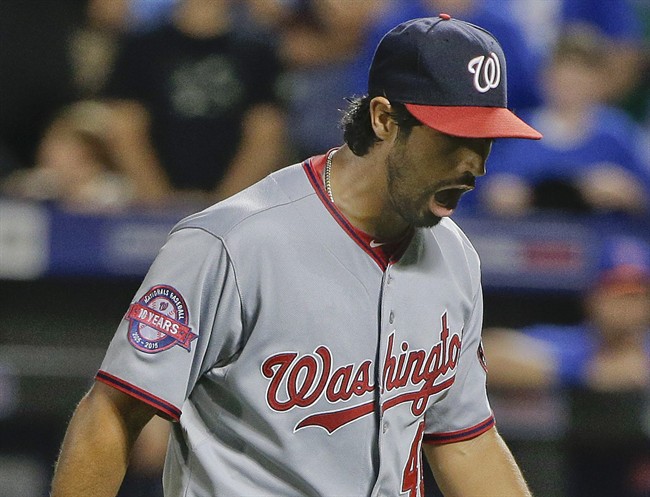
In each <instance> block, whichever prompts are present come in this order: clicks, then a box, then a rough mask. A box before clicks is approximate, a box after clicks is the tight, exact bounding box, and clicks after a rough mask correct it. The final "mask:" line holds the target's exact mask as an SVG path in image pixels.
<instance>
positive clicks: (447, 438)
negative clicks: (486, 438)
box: [423, 416, 495, 445]
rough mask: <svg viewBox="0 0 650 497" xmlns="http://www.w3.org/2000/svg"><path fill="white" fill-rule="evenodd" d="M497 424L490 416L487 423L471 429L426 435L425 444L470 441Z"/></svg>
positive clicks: (484, 422) (483, 422) (482, 422)
mask: <svg viewBox="0 0 650 497" xmlns="http://www.w3.org/2000/svg"><path fill="white" fill-rule="evenodd" d="M494 424H495V421H494V416H490V417H489V418H487V419H486V420H485V421H481V422H480V423H479V424H477V425H475V426H472V427H470V428H465V429H464V430H460V431H450V432H447V433H431V434H425V435H424V439H423V441H424V443H428V444H434V445H440V444H447V443H452V442H462V441H463V440H470V439H472V438H475V437H478V436H479V435H481V434H483V433H485V432H486V431H488V430H489V429H490V428H492V427H493V426H494Z"/></svg>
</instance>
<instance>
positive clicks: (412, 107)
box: [368, 14, 542, 140]
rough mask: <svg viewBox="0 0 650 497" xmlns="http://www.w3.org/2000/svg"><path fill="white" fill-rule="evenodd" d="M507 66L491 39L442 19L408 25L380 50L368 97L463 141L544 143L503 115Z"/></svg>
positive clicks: (445, 17)
mask: <svg viewBox="0 0 650 497" xmlns="http://www.w3.org/2000/svg"><path fill="white" fill-rule="evenodd" d="M506 86H507V83H506V60H505V57H504V55H503V50H502V49H501V46H500V45H499V42H498V41H497V40H496V38H495V37H494V36H493V35H492V34H491V33H489V32H488V31H486V30H484V29H483V28H481V27H479V26H475V25H474V24H470V23H468V22H465V21H461V20H458V19H452V18H451V16H449V15H447V14H440V15H439V16H438V17H427V18H421V19H412V20H410V21H406V22H404V23H402V24H400V25H398V26H396V27H395V28H393V29H392V30H390V31H389V32H388V33H387V34H386V35H384V37H383V38H382V39H381V41H380V42H379V45H378V46H377V49H376V50H375V54H374V57H373V61H372V64H371V66H370V73H369V77H368V94H369V95H370V96H371V97H375V96H384V97H386V98H387V99H388V100H391V101H394V102H401V103H403V104H405V105H406V108H407V109H408V110H409V112H411V114H413V115H414V116H415V117H416V118H417V119H418V120H419V121H420V122H422V123H423V124H425V125H426V126H429V127H430V128H433V129H435V130H437V131H440V132H442V133H446V134H449V135H453V136H460V137H467V138H528V139H533V140H539V139H540V138H541V137H542V135H541V133H539V132H538V131H537V130H535V129H534V128H532V127H531V126H529V125H528V124H526V123H525V122H524V121H522V120H521V119H519V118H518V117H517V116H516V115H515V114H514V113H513V112H512V111H511V110H510V109H508V97H507V91H506Z"/></svg>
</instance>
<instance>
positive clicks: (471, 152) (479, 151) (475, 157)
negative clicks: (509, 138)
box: [463, 139, 492, 176]
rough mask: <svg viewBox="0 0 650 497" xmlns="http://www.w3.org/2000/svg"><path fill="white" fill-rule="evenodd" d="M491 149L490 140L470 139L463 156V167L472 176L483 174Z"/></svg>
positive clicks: (485, 170)
mask: <svg viewBox="0 0 650 497" xmlns="http://www.w3.org/2000/svg"><path fill="white" fill-rule="evenodd" d="M490 150H492V140H483V139H477V140H472V141H471V145H470V146H468V147H467V148H466V150H465V154H464V156H463V159H464V160H463V162H464V169H465V171H467V172H469V173H470V174H472V175H473V176H484V175H485V173H486V172H487V169H486V163H487V158H488V155H490Z"/></svg>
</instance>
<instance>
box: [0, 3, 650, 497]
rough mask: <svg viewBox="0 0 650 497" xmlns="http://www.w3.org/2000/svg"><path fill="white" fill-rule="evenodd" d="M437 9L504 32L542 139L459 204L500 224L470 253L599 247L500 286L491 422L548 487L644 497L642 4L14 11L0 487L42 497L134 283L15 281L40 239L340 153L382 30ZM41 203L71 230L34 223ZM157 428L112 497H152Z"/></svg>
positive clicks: (648, 109) (88, 275) (102, 278)
mask: <svg viewBox="0 0 650 497" xmlns="http://www.w3.org/2000/svg"><path fill="white" fill-rule="evenodd" d="M440 12H446V13H449V14H450V15H452V16H453V17H458V18H461V19H464V20H468V21H470V22H474V23H476V24H479V25H481V26H483V27H485V28H486V29H488V30H489V31H491V32H492V33H494V34H495V35H496V36H497V38H498V39H499V40H500V41H501V43H502V45H503V48H504V52H505V54H506V58H507V62H508V82H507V83H508V88H509V106H510V107H511V108H512V109H514V111H515V112H516V113H517V114H518V115H520V116H521V117H523V118H524V119H525V120H526V121H527V122H529V123H531V124H532V125H533V126H534V127H536V128H537V129H539V130H540V131H541V132H542V133H543V134H544V139H543V140H542V141H540V142H535V141H528V140H498V141H497V142H496V143H495V144H494V147H493V152H492V155H491V157H490V159H489V160H488V175H487V176H486V177H485V178H482V179H481V181H479V182H478V183H479V185H478V188H477V190H476V191H474V192H471V193H469V194H467V195H465V197H464V199H463V202H461V205H460V206H459V209H458V211H457V213H456V214H455V216H457V217H458V219H459V221H458V222H459V223H460V224H461V227H463V226H465V224H464V222H466V223H467V225H468V226H481V225H485V226H489V227H494V226H498V227H499V229H502V230H503V231H502V232H501V231H498V230H497V231H495V230H492V232H491V233H490V236H491V238H490V240H492V242H493V243H492V245H491V246H490V247H491V248H490V251H489V253H488V250H487V249H486V250H485V253H482V251H481V245H480V244H478V243H477V249H478V250H479V253H480V254H481V256H482V257H483V258H484V260H485V261H484V265H485V266H486V268H487V269H489V267H490V266H489V262H490V261H492V260H494V258H495V257H496V258H497V259H499V258H500V260H501V261H502V265H503V266H504V267H506V266H508V264H509V263H512V264H514V261H509V260H508V257H509V254H508V253H505V252H503V251H501V252H499V247H502V246H503V247H506V246H507V243H506V242H508V241H509V240H512V238H513V236H514V235H513V232H517V231H518V230H519V231H522V230H523V231H525V230H526V229H528V230H530V229H531V228H530V227H531V226H533V227H534V231H536V233H535V235H536V236H537V237H539V238H540V239H544V237H545V231H544V229H541V228H539V229H538V227H539V226H542V227H546V228H548V229H549V233H552V232H553V230H554V226H555V225H556V224H558V225H561V226H565V228H566V226H569V227H571V228H572V229H573V232H574V233H577V232H580V233H582V231H581V230H582V228H584V230H585V231H584V233H586V234H585V235H584V236H583V238H582V239H580V242H581V243H582V244H583V245H587V248H586V249H585V253H587V252H588V253H589V254H591V255H592V257H591V258H589V259H588V260H589V261H590V262H589V263H590V267H589V268H588V269H589V270H588V271H586V273H587V274H588V275H589V278H587V279H585V280H584V281H581V282H580V284H578V285H573V286H571V285H569V286H567V285H563V284H562V281H561V280H562V278H561V276H560V277H559V278H557V279H556V280H557V281H556V282H555V283H556V284H554V285H546V286H545V288H541V289H540V288H539V287H536V285H535V284H534V282H533V283H532V284H529V285H526V284H524V285H520V286H518V287H517V285H514V286H515V287H517V288H516V290H513V289H512V288H510V289H508V284H505V285H501V286H499V285H495V286H490V285H489V284H486V289H485V291H486V311H485V313H486V314H485V324H486V330H485V340H484V343H485V350H486V355H487V360H488V367H489V370H490V374H489V380H488V381H489V383H490V388H491V391H492V403H493V407H494V410H495V414H496V417H497V423H498V426H499V429H500V430H501V431H502V433H503V434H504V436H505V438H506V439H507V440H508V441H509V443H510V444H511V446H512V448H513V450H514V452H515V454H516V456H517V457H518V458H519V460H520V463H521V465H522V466H523V469H524V471H525V473H526V475H527V477H528V479H529V481H530V483H531V486H532V487H533V490H534V491H535V492H536V495H540V496H542V495H543V496H549V497H581V496H590V497H599V496H602V497H648V496H650V248H649V244H650V1H649V0H57V1H56V2H54V1H45V0H2V2H0V497H18V496H30V497H39V496H45V495H47V483H48V480H49V478H50V475H51V471H52V465H53V463H54V460H55V458H56V452H57V449H58V446H59V443H60V441H61V438H62V434H63V431H64V430H65V426H66V422H67V419H68V418H69V416H70V414H71V412H72V410H73V409H74V406H75V404H76V402H77V401H78V400H79V398H80V396H81V395H82V394H83V393H84V392H85V390H86V389H87V388H88V387H89V386H90V383H91V382H92V377H93V375H94V372H95V370H96V368H97V367H98V365H99V362H100V361H101V358H102V352H103V349H104V348H105V346H106V345H107V343H108V341H109V340H110V337H111V335H112V333H113V331H114V329H115V325H116V323H117V321H118V320H119V319H120V317H121V315H122V314H123V312H124V311H125V310H126V308H127V307H128V303H129V300H130V298H131V296H132V295H133V293H134V291H135V289H136V288H137V284H138V281H139V279H140V278H141V276H142V274H137V273H138V272H137V271H135V274H133V273H130V274H125V275H120V276H107V275H106V274H101V275H98V274H97V272H96V271H94V269H95V268H86V269H85V270H78V271H73V272H72V273H74V274H65V275H56V274H54V275H52V274H48V272H47V271H46V270H41V271H40V272H39V271H32V272H28V274H23V273H20V271H17V270H16V269H15V268H16V267H17V265H19V264H20V261H21V260H22V257H23V256H25V254H26V253H29V252H30V250H32V251H38V250H40V249H35V248H34V247H36V246H37V244H36V240H35V238H38V237H43V236H44V237H45V238H46V239H47V240H46V245H47V241H48V240H59V239H60V238H64V239H65V240H66V243H65V244H63V245H62V246H58V247H55V249H56V253H57V254H59V257H61V258H63V260H61V261H59V262H60V263H61V264H63V265H65V264H66V263H72V262H74V261H72V262H71V260H72V259H73V258H74V257H83V256H84V250H85V251H86V254H85V255H87V256H88V257H90V256H91V255H93V254H92V252H93V247H92V246H88V247H84V244H85V243H87V242H88V233H89V232H92V233H95V232H97V233H99V234H100V235H101V233H102V230H101V224H102V223H103V222H105V221H106V219H110V218H111V216H122V217H124V216H127V217H128V218H129V219H137V218H144V217H146V216H149V215H152V213H153V214H154V215H155V214H156V213H160V212H165V213H166V215H167V216H171V219H172V220H174V219H175V220H177V219H180V217H182V215H184V214H186V213H189V212H191V211H193V210H197V209H199V208H201V207H204V206H207V205H209V204H211V203H213V202H215V201H218V200H220V199H223V198H226V197H228V196H230V195H232V194H233V193H235V192H237V191H239V190H241V189H242V188H244V187H246V186H248V185H250V184H252V183H254V182H255V181H257V180H258V179H260V178H262V177H263V176H265V175H266V174H268V173H269V172H271V171H273V170H275V169H278V168H280V167H283V166H286V165H288V164H290V163H293V162H297V161H300V160H302V159H304V158H307V157H309V156H311V155H316V154H321V153H324V152H326V151H327V150H328V149H329V148H331V147H335V146H337V145H339V144H341V142H342V132H341V130H340V128H339V126H338V123H339V119H340V117H341V109H344V108H345V107H346V105H347V100H346V98H349V97H352V96H355V95H356V96H358V95H363V94H365V92H366V86H365V83H366V74H367V68H368V66H369V63H370V60H371V58H372V54H373V49H374V47H375V46H376V44H377V42H378V41H379V39H380V37H381V35H382V34H383V33H384V32H386V31H387V30H388V29H389V28H391V27H393V26H394V25H396V24H398V23H399V22H401V21H403V20H406V19H409V18H413V17H424V16H431V15H437V14H438V13H440ZM17 206H18V207H17ZM34 206H36V207H37V208H39V209H45V212H46V213H51V212H54V213H55V214H56V215H58V216H63V217H62V218H61V219H63V221H62V222H58V223H55V224H53V225H52V226H53V228H52V227H51V228H50V231H47V230H46V235H42V233H41V234H39V232H38V231H37V229H36V228H34V226H35V224H37V222H36V219H37V218H32V217H30V216H29V215H25V214H24V213H25V212H31V211H29V209H30V208H32V207H34ZM17 209H18V210H17ZM25 209H27V210H25ZM39 212H40V211H39ZM16 213H20V215H17V214H16ZM61 213H63V214H61ZM55 214H51V216H55ZM24 215H25V217H22V216H24ZM38 219H40V218H38ZM45 219H46V220H47V219H50V218H48V217H47V216H46V217H45ZM540 219H541V220H542V221H543V222H542V223H541V224H539V223H538V221H539V220H540ZM531 220H532V221H533V223H534V224H532V225H531V224H530V222H531ZM73 221H74V222H73ZM490 223H491V224H490ZM495 223H496V224H495ZM527 223H528V224H527ZM3 225H4V226H3ZM9 225H11V226H12V227H11V229H10V228H7V226H9ZM98 226H99V228H98ZM170 227H171V226H170ZM546 228H545V229H546ZM576 228H577V229H576ZM15 230H18V231H20V233H21V236H23V238H21V240H20V243H18V242H17V241H16V238H17V236H16V234H15V233H16V231H15ZM53 230H55V231H53ZM540 230H541V231H540ZM470 231H471V230H470ZM25 233H27V234H28V235H29V236H28V237H27V238H26V239H25V238H24V235H25ZM140 234H142V232H141V231H140ZM144 235H146V233H144ZM144 235H143V236H144ZM30 236H31V237H34V239H32V238H29V237H30ZM549 236H550V234H549ZM144 238H145V239H146V236H144ZM470 238H472V237H471V232H470ZM141 240H142V238H141V237H138V235H137V234H136V235H134V237H132V238H129V239H127V241H126V242H125V245H124V247H123V250H125V251H128V250H130V249H133V247H132V246H129V245H128V244H129V242H130V243H133V244H136V245H137V244H138V243H149V242H147V241H145V242H141ZM156 240H157V239H156V238H155V237H154V238H153V241H150V243H151V244H153V245H156V243H157V241H156ZM495 240H496V242H495ZM501 242H503V245H501ZM23 244H24V245H23ZM555 247H556V250H555V251H553V250H550V251H544V250H543V249H539V248H535V247H532V248H530V247H529V249H531V250H532V251H533V252H534V253H533V254H532V256H531V257H532V260H533V262H534V263H535V264H537V265H538V266H539V268H541V271H542V272H543V271H544V267H545V264H550V265H551V266H552V267H555V268H557V267H558V266H557V260H555V259H554V258H560V259H562V261H560V262H561V263H563V264H569V266H567V267H566V269H567V274H569V273H570V272H571V270H572V269H575V268H572V267H570V264H571V262H572V261H574V259H572V258H571V257H570V255H571V254H569V256H567V252H566V250H564V251H563V250H562V247H560V249H557V244H556V245H555ZM547 248H548V247H547ZM153 249H154V250H155V249H157V246H156V247H153ZM52 250H54V249H52ZM61 254H62V255H61ZM66 254H69V257H70V260H65V257H66ZM80 254H81V255H80ZM36 255H37V256H38V254H36ZM503 261H505V262H503ZM579 262H580V261H579ZM50 263H51V262H50ZM554 263H555V266H554V265H553V264H554ZM581 263H584V260H582V261H581ZM43 265H44V266H47V265H48V261H45V262H43ZM551 266H549V267H551ZM75 267H83V264H80V265H77V266H75ZM539 268H538V269H539ZM506 276H508V274H507V275H506ZM509 276H510V277H512V278H513V280H516V278H517V274H516V272H515V271H513V272H512V274H509ZM165 423H166V422H163V421H160V420H157V421H155V422H153V423H152V425H151V426H149V427H148V428H147V430H146V432H145V433H144V434H143V436H142V437H141V440H140V443H139V448H138V450H137V452H136V454H135V455H134V463H133V465H132V470H131V472H130V473H129V475H128V476H127V480H126V482H125V485H124V488H123V490H122V493H121V497H159V496H160V495H161V490H160V484H159V482H158V480H159V478H158V477H159V474H160V467H161V461H162V458H163V457H164V449H165V441H164V434H165V430H166V429H167V427H166V424H165ZM427 478H429V476H428V477H427ZM427 493H429V494H430V495H434V494H435V485H434V484H433V483H431V482H429V485H428V486H427Z"/></svg>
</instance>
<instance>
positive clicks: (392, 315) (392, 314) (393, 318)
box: [388, 311, 395, 324]
mask: <svg viewBox="0 0 650 497" xmlns="http://www.w3.org/2000/svg"><path fill="white" fill-rule="evenodd" d="M393 321H395V313H394V312H393V311H390V314H389V315H388V322H389V323H390V324H393Z"/></svg>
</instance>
